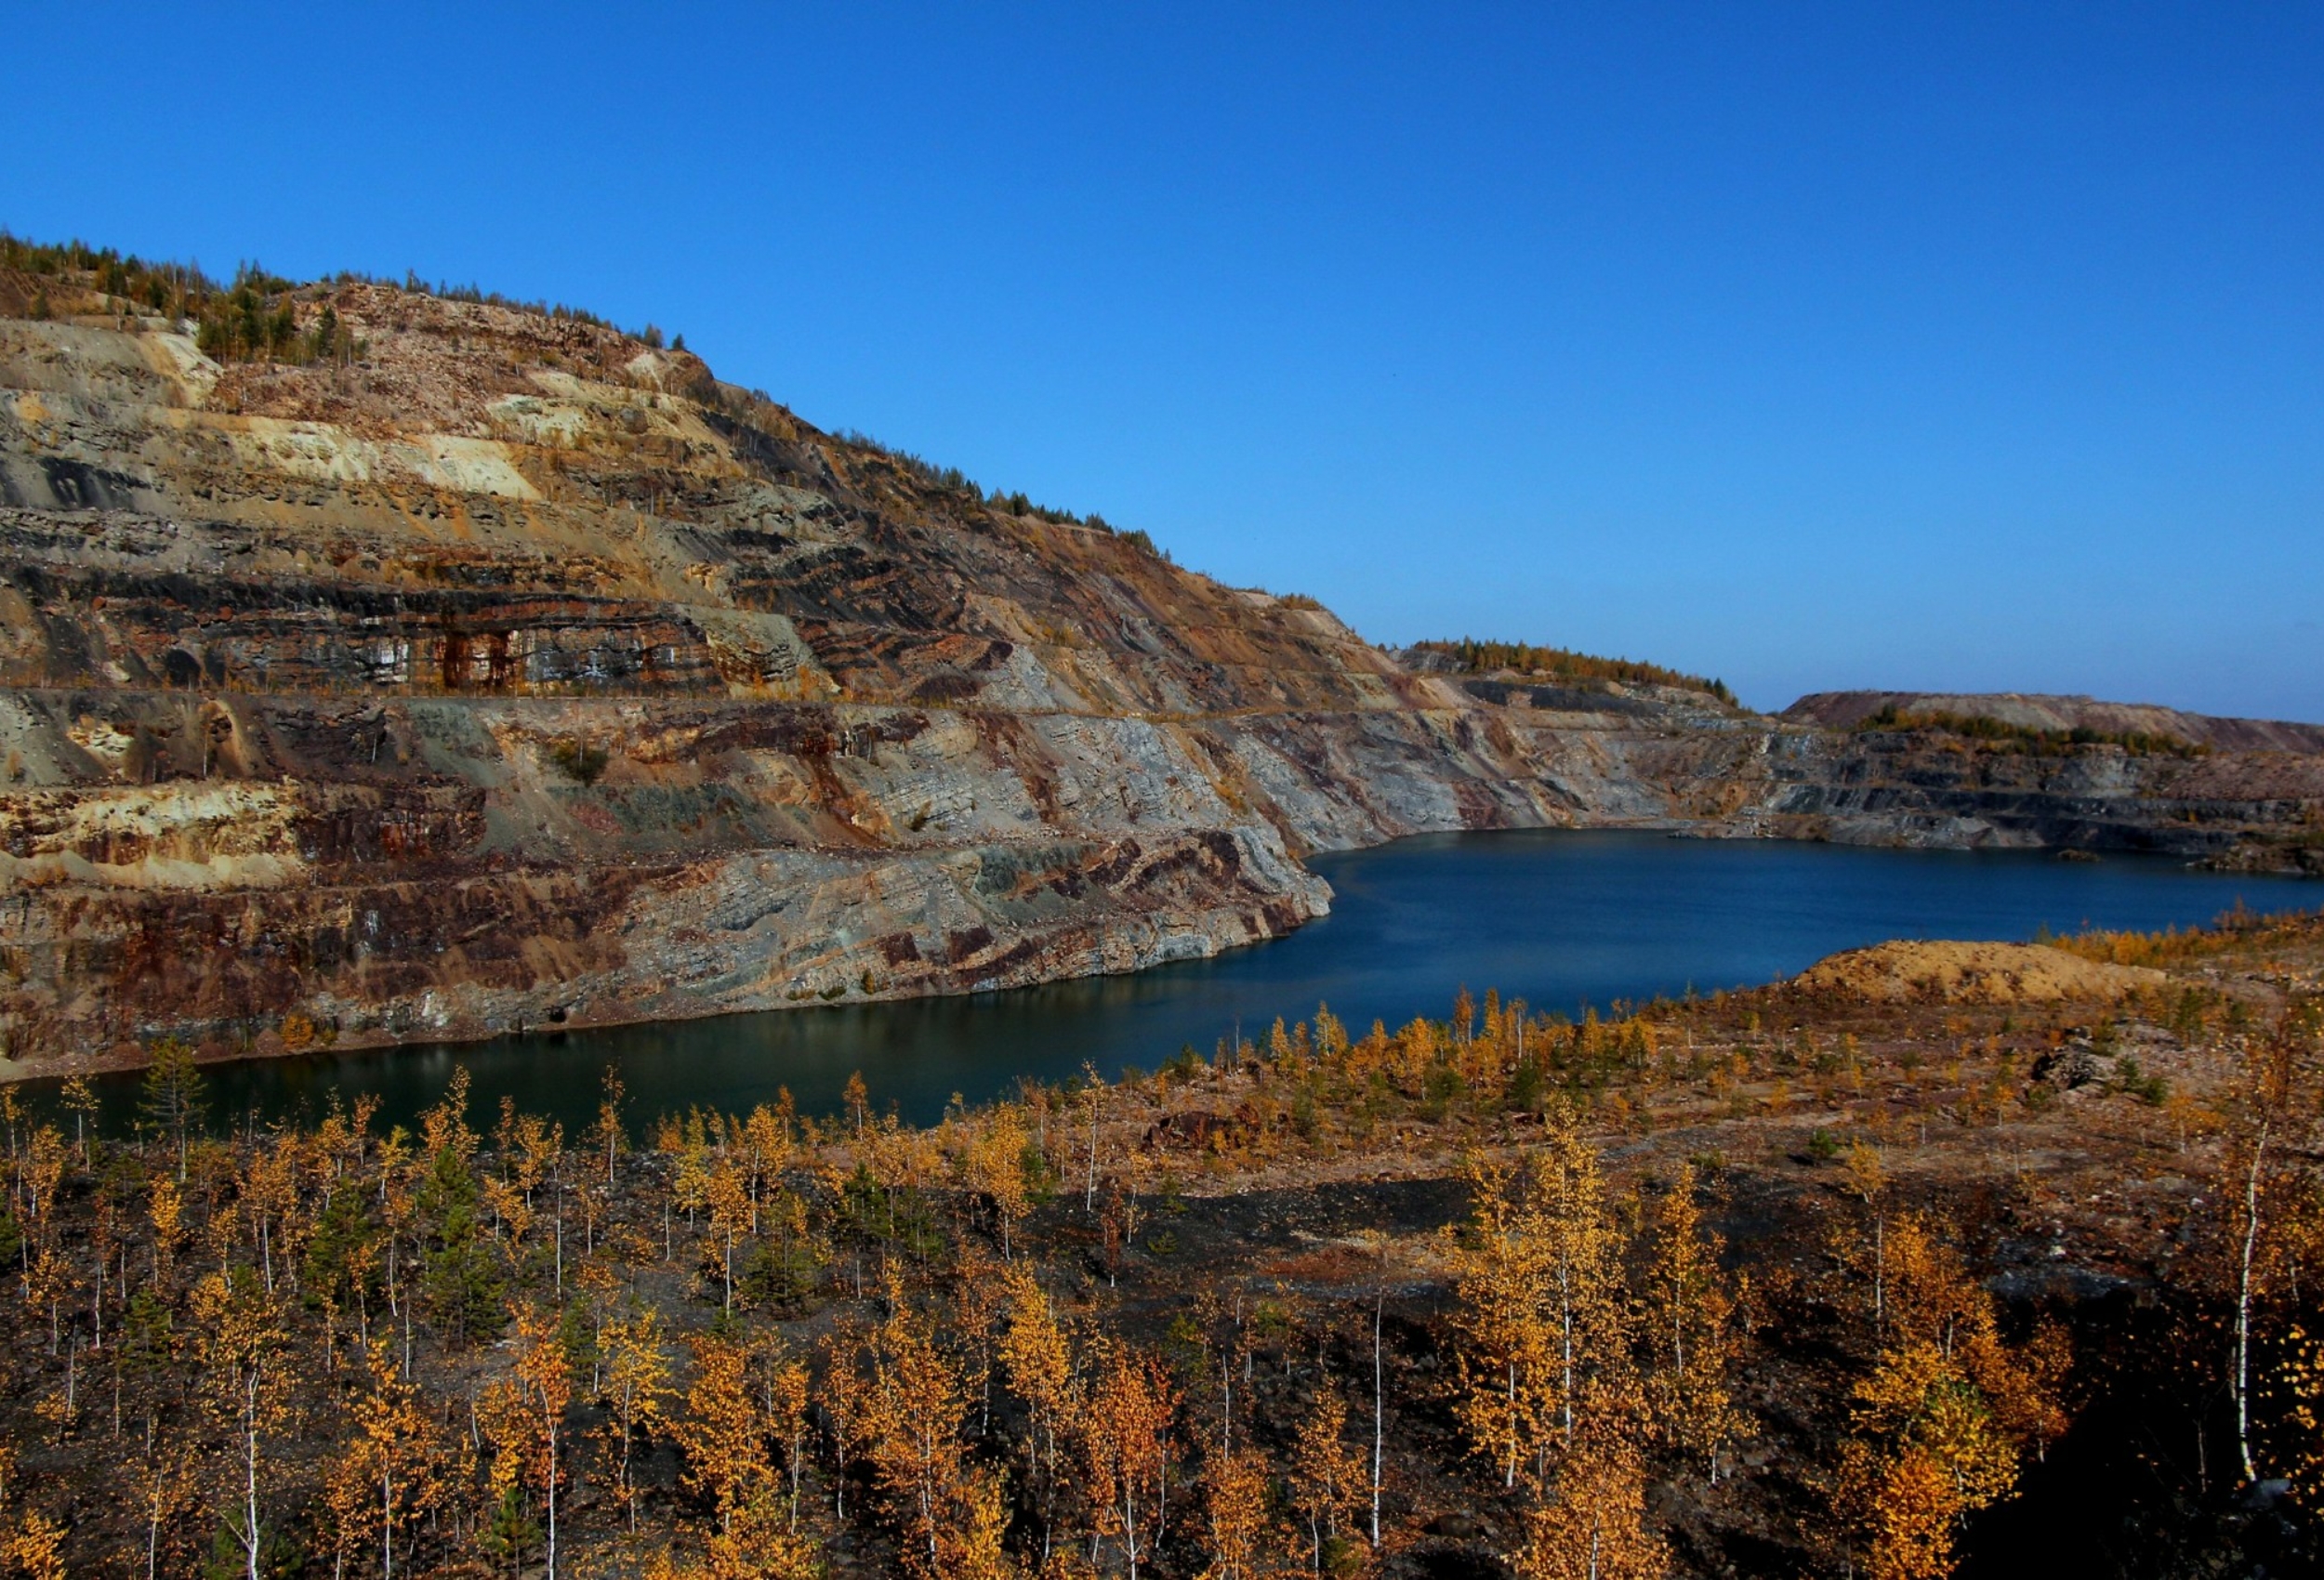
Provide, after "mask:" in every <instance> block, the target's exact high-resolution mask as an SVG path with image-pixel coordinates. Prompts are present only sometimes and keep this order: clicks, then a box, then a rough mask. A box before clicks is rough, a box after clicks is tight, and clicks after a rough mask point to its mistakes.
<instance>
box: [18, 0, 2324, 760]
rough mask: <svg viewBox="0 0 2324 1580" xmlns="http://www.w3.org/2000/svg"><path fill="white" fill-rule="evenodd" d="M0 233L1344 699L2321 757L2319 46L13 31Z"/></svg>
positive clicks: (2299, 33) (2293, 25) (872, 24)
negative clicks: (217, 284)
mask: <svg viewBox="0 0 2324 1580" xmlns="http://www.w3.org/2000/svg"><path fill="white" fill-rule="evenodd" d="M0 105H5V108H0V128H4V129H5V131H6V134H7V149H8V156H7V159H6V161H5V162H0V223H6V224H7V225H8V226H9V227H11V228H12V229H14V230H18V231H20V232H21V233H24V234H27V235H33V236H37V237H41V238H44V239H46V238H58V237H63V236H67V235H74V234H77V235H81V236H84V237H86V238H87V239H89V240H91V241H96V242H100V243H110V244H115V245H119V246H122V247H125V248H127V249H130V250H135V251H139V252H143V253H147V254H152V255H162V256H177V257H188V256H191V257H197V258H199V260H200V261H201V262H202V263H203V264H205V266H207V267H209V268H210V269H212V270H213V271H218V270H227V269H231V266H232V265H233V264H234V262H235V261H237V260H238V259H241V258H244V257H256V258H259V259H262V260H263V261H264V262H265V263H266V264H267V266H268V267H269V268H271V269H273V270H277V271H279V272H284V273H293V274H306V273H314V272H322V271H326V270H335V269H338V268H343V267H351V268H358V269H363V270H373V271H401V270H404V269H406V268H411V269H416V270H419V271H420V272H421V273H422V274H424V275H427V276H429V277H430V278H447V279H454V280H459V281H475V282H478V283H482V284H483V285H485V286H486V287H487V288H491V289H496V290H500V291H503V292H506V293H508V294H510V295H513V296H527V297H531V296H542V297H549V298H555V299H561V300H565V301H570V302H574V303H578V304H581V305H585V306H588V307H590V308H592V309H596V310H598V311H601V312H603V313H605V314H607V315H608V316H611V317H613V318H614V319H616V320H618V321H619V322H622V323H631V324H636V323H644V322H645V321H647V320H649V319H650V320H653V321H654V322H656V323H660V324H662V325H663V326H664V327H665V328H667V329H670V330H674V331H682V332H683V333H684V334H685V335H686V336H687V339H688V343H689V345H690V346H692V347H693V349H697V350H699V351H701V352H702V353H703V354H704V355H705V356H706V357H707V358H708V360H709V361H710V363H711V365H712V366H713V367H714V368H715V369H716V370H717V371H718V372H719V374H720V375H721V376H722V377H725V378H728V379H732V380H734V381H736V382H739V383H744V384H749V385H757V386H761V387H763V388H766V389H767V390H769V391H770V392H771V393H772V394H773V395H774V396H775V397H776V398H778V399H780V400H782V401H785V402H787V403H789V404H791V405H792V406H794V407H795V408H796V409H797V410H799V412H800V414H801V415H804V416H806V417H807V418H809V419H810V420H811V421H813V422H816V423H819V424H821V425H823V426H825V427H826V428H860V429H863V430H865V431H866V432H869V433H872V434H875V435H877V436H878V437H879V438H881V439H882V440H885V441H889V442H891V443H894V444H898V445H902V446H904V447H906V448H909V449H912V450H915V451H917V452H918V453H920V454H924V455H927V456H929V457H930V458H931V459H934V460H936V461H939V462H942V463H946V464H952V465H957V466H959V467H962V468H964V469H965V470H967V471H968V472H969V473H970V474H971V476H973V477H976V478H977V479H979V480H980V481H984V482H986V483H988V484H998V485H1000V486H1003V487H1008V488H1023V489H1024V490H1025V491H1026V492H1027V493H1029V494H1032V495H1033V496H1034V497H1036V498H1037V499H1041V500H1045V501H1049V502H1050V503H1053V504H1057V505H1061V506H1066V507H1073V508H1076V509H1082V510H1089V509H1097V510H1102V511H1103V512H1104V514H1105V515H1106V516H1107V517H1108V518H1109V519H1111V520H1115V521H1116V522H1117V523H1120V524H1123V525H1127V526H1139V527H1143V528H1145V529H1146V530H1148V531H1149V532H1151V533H1153V535H1154V536H1155V539H1156V540H1157V541H1158V542H1160V543H1161V544H1163V545H1164V546H1167V547H1169V549H1171V550H1172V552H1173V553H1174V554H1175V555H1176V557H1177V558H1178V560H1180V561H1181V562H1182V563H1184V564H1188V565H1192V566H1195V567H1196V568H1198V569H1202V570H1206V571H1208V572H1210V573H1214V574H1216V575H1219V576H1221V578H1223V579H1225V580H1228V581H1231V582H1235V583H1238V584H1247V585H1248V584H1257V585H1263V586H1269V587H1273V588H1275V589H1277V590H1280V591H1294V590H1296V591H1303V592H1308V593H1313V594H1314V595H1316V596H1318V597H1320V598H1322V599H1324V600H1325V601H1326V602H1327V603H1328V604H1330V605H1331V606H1332V607H1333V608H1334V609H1336V610H1338V611H1339V612H1341V613H1342V614H1344V615H1345V616H1346V617H1347V618H1349V619H1350V620H1351V621H1352V622H1353V624H1354V625H1355V626H1356V627H1357V628H1358V629H1359V630H1361V631H1362V632H1363V633H1364V634H1365V635H1367V636H1368V637H1372V638H1374V639H1380V640H1385V641H1392V642H1400V641H1404V640H1408V639H1413V638H1417V637H1420V636H1425V635H1447V636H1457V635H1461V634H1464V633H1466V634H1473V635H1478V636H1486V635H1493V636H1501V637H1508V638H1520V639H1531V640H1537V641H1548V642H1559V643H1565V644H1568V645H1573V646H1578V647H1583V648H1588V649H1591V650H1595V651H1601V652H1619V653H1624V654H1628V655H1631V656H1638V657H1651V658H1654V659H1657V660H1659V661H1661V662H1664V663H1669V664H1673V665H1682V666H1684V667H1687V668H1691V669H1697V670H1702V671H1706V672H1710V673H1715V674H1718V675H1721V676H1723V677H1724V678H1726V679H1728V680H1729V681H1730V682H1731V683H1733V684H1734V685H1735V686H1736V688H1737V689H1738V690H1739V691H1741V692H1742V694H1743V695H1744V697H1745V699H1746V700H1747V701H1750V702H1752V703H1754V704H1760V705H1763V706H1780V705H1782V704H1785V703H1788V702H1789V701H1790V700H1791V698H1792V697H1793V696H1795V695H1797V694H1798V693H1799V692H1801V691H1807V690H1816V689H1825V688H1839V687H1850V686H1897V687H1916V688H1930V689H1937V688H1943V689H1959V690H1998V689H2016V690H2042V691H2089V692H2093V693H2096V694H2099V695H2104V696H2110V697H2119V698H2124V699H2130V700H2151V701H2158V702H2167V703H2172V704H2179V705H2183V706H2190V707H2198V708H2204V709H2208V710H2211V711H2214V712H2227V713H2244V714H2261V715H2276V716H2282V717H2294V718H2324V629H2320V628H2319V625H2320V624H2324V311H2320V310H2319V309H2324V202H2320V201H2319V198H2320V197H2324V9H2320V8H2318V7H2309V6H2293V5H2232V4H2217V5H2211V6H2204V7H2197V6H2192V5H2190V6H2185V7H2164V6H2138V5H2104V6H2102V5H2094V4H2093V5H2084V6H2070V7H2067V6H2060V7H2041V6H2031V5H2009V6H1993V7H1978V6H1974V5H1968V4H1947V5H1942V6H1937V5H1929V6H1923V7H1888V6H1880V5H1866V4H1861V3H1858V4H1850V5H1833V6H1829V7H1819V6H1805V5H1801V6H1761V7H1750V6H1730V5H1710V4H1702V5H1691V6H1668V7H1664V6H1656V5H1652V4H1637V5H1624V6H1618V7H1583V6H1565V5H1539V4H1535V5H1509V6H1478V7H1459V6H1452V5H1445V6H1428V7H1421V6H1404V7H1384V6H1367V5H1319V6H1314V7H1290V6H1282V7H1251V6H1248V5H1244V6H1218V7H1211V6H1205V5H1198V4H1179V5H1170V6H1151V7H1148V6H1134V5H1107V6H1084V7H1017V6H1008V5H993V6H977V7H971V6H925V7H912V6H882V5H876V4H853V5H847V6H838V5H833V6H827V7H823V6H818V7H781V6H772V5H770V6H738V7H687V6H667V5H666V6H660V7H646V6H635V7H630V6H601V7H588V6H578V5H570V4H569V5H564V6H557V7H524V6H519V5H471V6H467V7H457V8H453V7H429V6H424V5H405V6H398V7H377V8H359V7H281V8H279V9H268V8H265V7H105V6H102V5H82V6H77V7H36V8H30V9H23V10H20V11H19V12H18V14H16V15H14V16H12V17H11V18H10V20H9V22H8V24H7V41H6V48H5V51H4V52H0Z"/></svg>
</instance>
